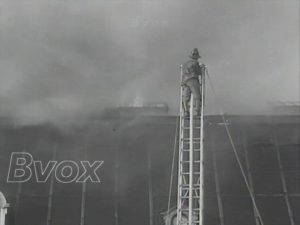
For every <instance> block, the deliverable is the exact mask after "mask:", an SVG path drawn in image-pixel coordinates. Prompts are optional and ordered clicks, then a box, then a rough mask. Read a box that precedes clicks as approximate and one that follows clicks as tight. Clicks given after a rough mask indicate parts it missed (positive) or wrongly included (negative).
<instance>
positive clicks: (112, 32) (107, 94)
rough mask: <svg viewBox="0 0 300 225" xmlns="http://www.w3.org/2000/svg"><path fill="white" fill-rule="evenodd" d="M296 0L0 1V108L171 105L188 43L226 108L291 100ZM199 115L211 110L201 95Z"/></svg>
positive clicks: (37, 117)
mask: <svg viewBox="0 0 300 225" xmlns="http://www.w3.org/2000/svg"><path fill="white" fill-rule="evenodd" d="M298 4H299V2H298V1H296V0H291V1H281V0H280V1H260V0H255V1H251V2H249V1H248V2H245V1H230V2H228V1H227V2H224V1H220V0H214V1H202V2H199V1H168V0H165V1H158V0H148V1H134V0H132V1H129V0H123V1H121V0H119V1H105V0H102V1H81V0H77V1H67V0H65V1H62V0H61V1H59V0H56V1H49V0H29V1H22V2H20V1H11V0H2V1H1V2H0V46H1V52H0V115H1V116H9V117H12V118H14V119H16V120H18V121H22V122H24V123H38V122H43V121H62V120H66V119H67V118H76V117H78V116H87V115H89V114H97V113H100V112H101V111H102V110H103V109H105V108H107V107H111V106H115V105H120V104H122V105H124V104H132V103H133V102H134V99H136V98H139V99H142V100H143V101H144V102H166V103H168V104H169V107H170V108H171V113H177V109H178V106H179V103H178V99H179V65H180V64H181V63H183V62H184V61H185V60H187V55H188V53H189V51H190V50H191V49H193V48H194V47H198V48H199V50H200V54H201V55H202V60H203V62H204V63H205V64H207V65H208V68H209V71H210V74H211V77H212V79H213V82H214V84H215V88H216V90H217V93H218V95H219V98H220V102H221V104H222V106H223V108H224V109H225V111H226V112H228V113H257V112H262V111H263V110H265V108H266V105H267V103H268V102H270V101H276V100H283V101H284V100H299V92H298V91H299V69H298V63H299V15H298V8H299V5H298ZM207 105H208V112H209V113H213V112H214V111H215V110H216V109H215V106H214V105H213V103H212V96H211V93H210V92H209V91H208V96H207Z"/></svg>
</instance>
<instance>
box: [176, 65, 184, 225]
mask: <svg viewBox="0 0 300 225" xmlns="http://www.w3.org/2000/svg"><path fill="white" fill-rule="evenodd" d="M182 75H183V66H182V65H180V83H181V82H182ZM182 94H183V90H182V86H181V87H180V114H179V123H180V126H179V134H180V135H179V138H180V139H179V149H178V161H179V163H178V190H177V192H178V195H177V224H180V221H181V220H182V217H181V213H182V210H181V207H182V202H181V193H182V175H181V173H180V171H182V166H183V165H182V164H181V163H180V162H181V161H182V160H183V152H182V151H181V149H183V140H182V137H183V133H182V132H184V130H183V129H182V127H183V125H184V124H183V122H184V121H183V120H182V115H183V106H182V100H183V99H182Z"/></svg>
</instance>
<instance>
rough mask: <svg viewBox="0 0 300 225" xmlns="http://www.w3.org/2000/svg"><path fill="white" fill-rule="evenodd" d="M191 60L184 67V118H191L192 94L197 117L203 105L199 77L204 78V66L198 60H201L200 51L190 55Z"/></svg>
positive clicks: (194, 51) (196, 50) (195, 49)
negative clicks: (190, 104)
mask: <svg viewBox="0 0 300 225" xmlns="http://www.w3.org/2000/svg"><path fill="white" fill-rule="evenodd" d="M189 57H190V60H189V61H187V62H186V63H184V64H183V65H182V72H183V77H182V84H181V85H182V86H183V110H184V116H189V103H190V99H191V93H192V94H193V96H194V99H195V112H196V115H200V105H201V93H200V83H199V76H202V68H203V67H204V65H203V64H201V65H200V64H199V62H198V59H199V58H201V56H200V55H199V52H198V49H197V48H194V50H193V51H192V52H191V54H190V55H189Z"/></svg>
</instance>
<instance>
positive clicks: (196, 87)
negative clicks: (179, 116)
mask: <svg viewBox="0 0 300 225" xmlns="http://www.w3.org/2000/svg"><path fill="white" fill-rule="evenodd" d="M188 86H189V88H190V90H191V92H192V93H193V96H194V99H195V115H196V116H198V115H200V109H201V94H200V84H199V81H198V80H197V79H191V80H190V81H188Z"/></svg>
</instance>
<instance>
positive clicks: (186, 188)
mask: <svg viewBox="0 0 300 225" xmlns="http://www.w3.org/2000/svg"><path fill="white" fill-rule="evenodd" d="M189 189H190V188H188V187H185V188H181V190H183V191H186V190H189ZM192 189H193V190H200V187H193V188H192Z"/></svg>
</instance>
